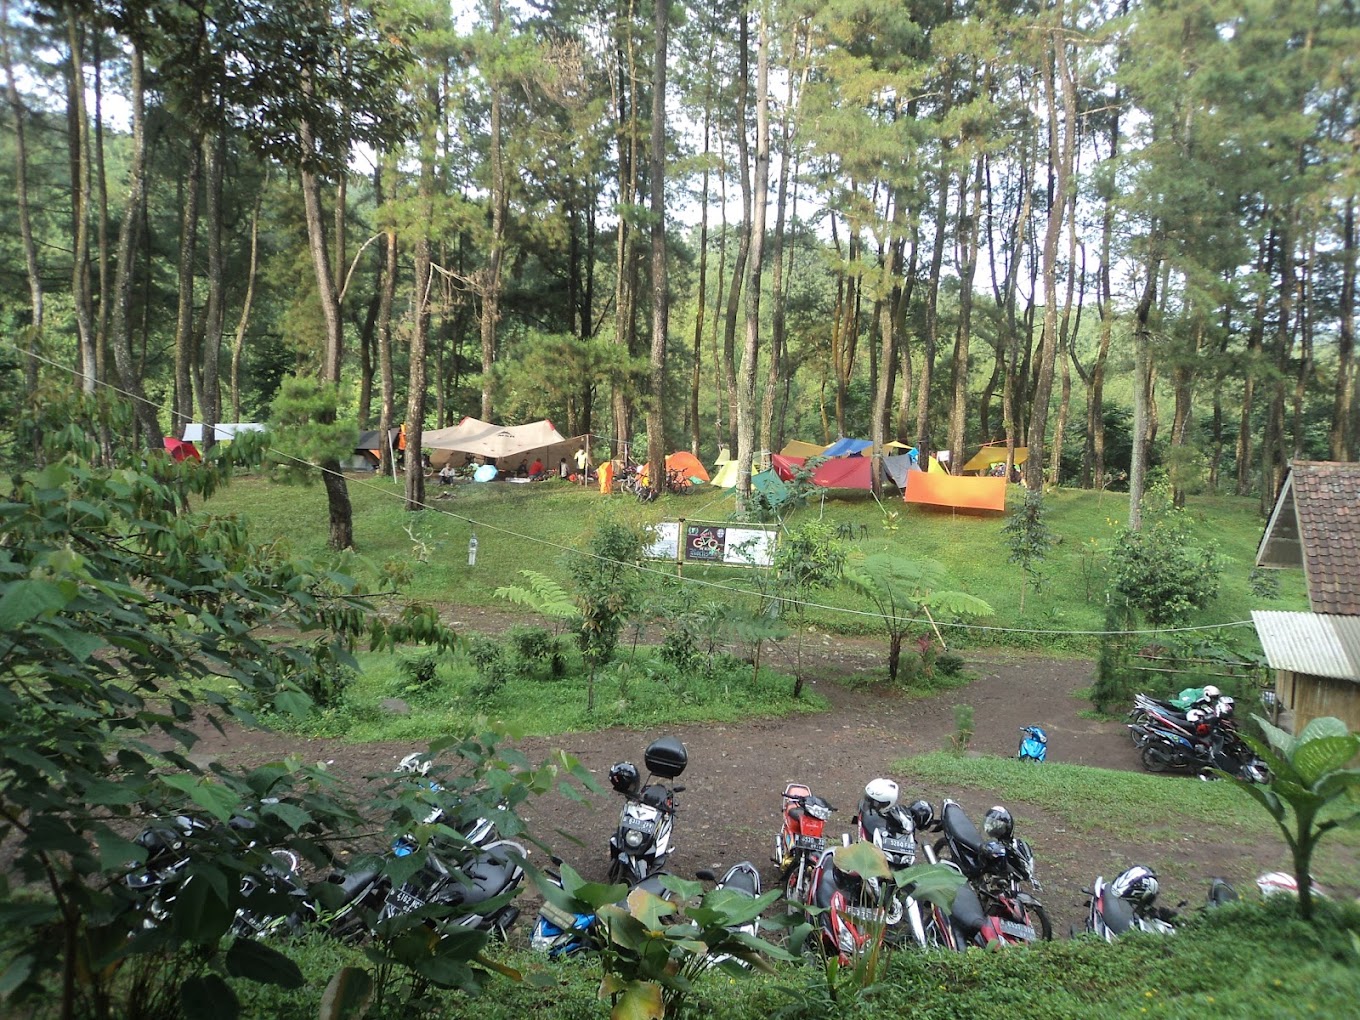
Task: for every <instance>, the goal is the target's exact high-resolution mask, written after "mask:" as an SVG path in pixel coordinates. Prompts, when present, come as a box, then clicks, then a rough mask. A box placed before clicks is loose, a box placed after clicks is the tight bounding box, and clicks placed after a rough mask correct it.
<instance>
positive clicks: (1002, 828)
mask: <svg viewBox="0 0 1360 1020" xmlns="http://www.w3.org/2000/svg"><path fill="white" fill-rule="evenodd" d="M1014 831H1015V822H1014V821H1013V820H1012V819H1011V813H1010V812H1009V811H1007V810H1006V809H1005V808H1003V807H1002V806H1001V805H1000V804H998V805H997V806H996V807H994V808H992V809H991V810H990V811H988V812H987V814H986V815H984V816H983V819H982V832H983V835H985V836H986V837H987V838H988V839H999V840H1001V841H1002V842H1005V841H1006V840H1008V839H1010V838H1011V833H1013V832H1014Z"/></svg>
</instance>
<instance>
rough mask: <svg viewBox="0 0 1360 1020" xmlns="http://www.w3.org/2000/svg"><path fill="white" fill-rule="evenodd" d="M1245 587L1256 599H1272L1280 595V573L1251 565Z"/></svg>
mask: <svg viewBox="0 0 1360 1020" xmlns="http://www.w3.org/2000/svg"><path fill="white" fill-rule="evenodd" d="M1247 588H1248V589H1249V590H1250V591H1251V593H1252V594H1253V595H1255V596H1256V597H1257V598H1258V599H1270V600H1271V601H1274V600H1275V599H1278V598H1279V597H1280V573H1279V571H1277V570H1267V569H1265V568H1264V567H1253V568H1252V571H1251V573H1250V574H1248V575H1247Z"/></svg>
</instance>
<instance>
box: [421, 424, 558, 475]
mask: <svg viewBox="0 0 1360 1020" xmlns="http://www.w3.org/2000/svg"><path fill="white" fill-rule="evenodd" d="M566 442H567V440H566V439H564V438H563V436H562V434H561V433H560V432H558V431H557V429H555V428H554V427H553V423H552V422H550V421H548V420H547V419H544V420H543V421H536V422H530V423H529V424H528V425H495V424H492V423H491V422H486V421H481V420H480V419H478V418H472V417H467V418H464V419H463V420H462V421H460V422H459V423H458V424H457V425H454V426H451V427H450V428H445V429H434V430H432V431H429V432H422V433H421V434H420V445H421V448H422V449H424V450H428V451H429V453H430V462H431V463H432V464H434V466H435V467H442V466H443V465H444V464H445V463H447V462H448V461H449V459H450V458H451V457H452V456H453V455H454V454H455V453H463V454H467V455H468V456H473V457H485V458H486V459H488V460H497V461H501V460H504V459H506V458H509V457H515V456H519V455H523V456H526V457H527V456H528V455H529V454H530V453H535V452H536V453H538V454H539V455H540V457H542V458H543V460H544V462H545V464H550V463H551V462H550V461H549V460H548V458H547V454H548V453H549V451H550V450H551V449H552V448H553V447H555V446H558V445H559V444H564V443H566ZM501 466H502V467H503V468H504V467H505V466H506V465H501Z"/></svg>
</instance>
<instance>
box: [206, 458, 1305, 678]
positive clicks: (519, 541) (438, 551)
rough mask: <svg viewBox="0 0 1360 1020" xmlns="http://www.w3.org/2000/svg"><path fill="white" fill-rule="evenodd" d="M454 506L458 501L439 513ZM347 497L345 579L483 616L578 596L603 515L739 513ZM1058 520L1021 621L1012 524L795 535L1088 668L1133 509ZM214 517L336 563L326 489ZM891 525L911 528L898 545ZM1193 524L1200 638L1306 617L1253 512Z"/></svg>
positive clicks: (722, 580) (1238, 634)
mask: <svg viewBox="0 0 1360 1020" xmlns="http://www.w3.org/2000/svg"><path fill="white" fill-rule="evenodd" d="M1020 492H1021V490H1020V489H1019V488H1018V487H1012V488H1011V491H1010V495H1009V498H1010V500H1011V502H1012V504H1014V502H1015V500H1016V499H1017V498H1019V496H1020ZM449 493H452V495H451V496H449V498H439V497H442V496H445V495H447V494H449ZM350 494H351V498H352V499H353V503H354V532H355V542H356V544H357V546H358V550H357V552H354V553H348V554H345V555H343V556H340V557H338V559H339V560H340V562H341V565H342V566H344V568H345V569H347V570H349V571H350V572H351V573H353V574H354V575H355V576H357V577H358V578H360V579H361V580H363V581H365V582H366V583H368V584H370V585H372V586H373V587H375V588H381V587H383V585H384V582H383V579H382V567H383V565H384V563H386V562H388V561H399V562H402V563H406V564H409V565H410V566H411V567H412V568H413V571H414V576H413V579H412V580H411V582H410V583H409V584H407V585H404V586H403V589H402V595H403V596H404V597H409V598H415V599H426V600H436V601H441V602H447V603H459V604H470V605H490V604H493V603H496V602H497V600H496V599H495V596H494V592H495V589H496V588H497V587H500V586H502V585H505V584H510V583H515V582H517V581H518V580H519V574H518V572H519V571H521V570H525V569H532V570H538V571H541V572H543V573H546V574H549V575H550V576H552V577H554V578H556V579H557V580H558V581H560V582H563V583H565V582H566V578H567V575H566V569H565V566H564V564H565V560H566V557H568V556H572V555H576V554H577V552H578V551H579V550H580V549H581V548H582V547H583V546H584V544H585V542H586V539H587V536H588V535H589V534H590V532H591V530H592V529H593V527H594V526H595V525H596V523H597V522H598V521H599V520H600V519H601V518H602V516H603V515H606V514H613V515H616V516H617V517H618V518H619V519H621V520H624V521H627V522H632V523H636V524H648V523H655V522H659V521H662V520H675V519H677V518H681V517H683V518H685V519H687V520H705V521H719V522H721V521H724V520H728V519H729V518H730V516H731V514H732V511H733V507H734V503H733V500H732V497H731V495H730V494H729V493H726V492H721V491H717V490H706V489H703V488H701V489H699V490H698V491H696V492H695V493H694V494H692V495H688V496H663V497H662V498H661V499H659V500H657V501H656V502H655V503H652V504H648V505H645V506H644V505H639V504H638V503H637V502H635V501H634V500H633V499H631V498H630V497H627V496H622V495H615V496H609V497H605V496H601V495H600V494H599V492H598V491H597V490H595V489H593V488H582V487H580V486H573V485H569V484H567V483H562V482H558V481H556V480H553V481H548V482H543V483H536V484H532V485H512V484H503V483H500V484H498V483H491V484H487V485H475V484H465V485H459V486H456V487H453V488H450V489H441V488H440V487H438V486H433V487H431V489H430V490H429V497H430V501H431V503H432V505H433V507H434V508H433V509H431V510H428V511H423V512H420V513H408V512H406V511H404V510H403V509H402V498H401V489H400V487H399V486H398V485H397V484H395V483H393V482H392V481H391V480H390V479H389V480H384V479H379V478H375V477H373V476H353V477H352V478H351V484H350ZM1046 506H1047V508H1048V520H1049V525H1050V528H1051V530H1052V531H1053V533H1054V534H1055V535H1056V536H1057V538H1058V542H1059V544H1058V545H1056V546H1055V547H1054V548H1053V549H1052V550H1051V551H1050V552H1049V554H1048V556H1047V558H1046V559H1045V561H1044V563H1043V570H1044V573H1045V575H1046V577H1045V581H1044V583H1043V585H1042V586H1041V587H1040V589H1039V590H1038V591H1037V592H1036V591H1030V592H1029V593H1028V594H1027V596H1026V600H1025V612H1024V613H1023V614H1022V613H1020V611H1019V599H1020V583H1019V582H1020V578H1019V572H1018V568H1017V567H1016V566H1014V565H1013V564H1011V563H1008V562H1007V551H1006V548H1005V545H1004V543H1003V540H1002V536H1001V526H1002V524H1003V523H1004V520H1005V518H1004V516H1003V515H1001V514H979V513H954V512H950V511H948V510H939V509H934V508H923V507H919V506H916V505H907V504H902V503H900V502H898V501H896V500H891V501H887V502H885V504H884V507H883V508H880V506H879V505H878V504H877V503H876V502H875V501H874V500H873V498H872V496H871V495H870V494H868V493H860V492H845V491H840V492H834V493H829V494H828V496H827V498H826V500H825V502H814V503H812V504H811V505H809V506H807V507H805V508H802V509H799V510H797V511H795V512H794V513H793V514H792V515H791V516H790V517H789V518H788V520H787V521H786V524H788V525H797V524H799V523H801V522H803V521H806V520H809V519H816V518H818V517H820V518H822V519H825V520H827V521H829V522H831V523H832V524H836V525H839V524H848V525H851V526H852V527H853V529H854V533H855V534H856V536H861V535H862V536H863V537H857V538H856V539H855V540H854V541H850V542H847V545H848V547H849V550H850V552H851V553H852V555H853V554H856V553H860V552H863V553H874V552H883V551H896V552H899V553H901V554H902V555H903V556H906V557H924V558H930V559H934V560H937V561H938V562H940V563H941V564H943V565H944V566H945V567H946V569H947V571H948V573H949V580H948V583H949V584H950V585H951V586H952V587H956V588H959V589H962V590H964V591H967V592H970V593H972V594H975V595H978V596H980V597H981V598H983V599H985V600H987V601H988V602H989V603H991V605H992V606H993V607H994V608H995V610H996V615H995V616H994V617H993V618H991V619H989V620H985V621H982V624H983V626H984V627H988V628H995V629H977V630H967V631H965V630H959V629H952V630H950V631H949V633H948V637H949V640H950V643H951V644H960V645H968V644H972V645H977V644H1008V645H1015V646H1022V647H1039V648H1046V649H1047V648H1066V649H1069V650H1073V651H1082V652H1087V653H1090V652H1091V651H1092V650H1093V648H1094V640H1093V639H1092V638H1090V637H1086V636H1081V635H1070V634H1064V633H1061V632H1065V631H1096V630H1100V629H1101V628H1102V626H1103V622H1104V607H1105V591H1106V587H1107V580H1106V569H1105V568H1106V552H1105V550H1106V549H1108V547H1109V544H1110V542H1111V540H1112V538H1113V536H1114V534H1115V529H1116V526H1117V525H1118V524H1119V523H1120V522H1122V521H1124V520H1125V519H1126V517H1127V513H1128V499H1127V496H1124V495H1122V494H1118V493H1096V492H1088V491H1083V490H1075V489H1060V490H1056V491H1054V492H1052V493H1051V494H1049V495H1048V496H1047V497H1046ZM206 508H207V509H208V510H210V511H212V512H215V513H224V514H240V515H242V516H244V517H246V518H247V519H249V521H250V522H251V525H252V530H253V532H254V533H255V535H256V537H257V538H263V537H266V536H277V537H278V538H279V540H280V541H283V542H286V543H288V544H289V545H290V546H291V547H292V548H293V550H294V551H295V552H297V553H301V554H306V555H311V556H327V555H329V554H328V553H327V551H326V549H325V545H324V543H325V535H326V531H325V520H326V509H325V495H324V492H323V490H322V489H321V487H320V486H319V485H315V486H311V487H297V486H283V485H279V484H276V483H273V482H270V481H267V480H265V479H263V478H259V477H252V478H242V479H238V480H237V481H235V482H233V483H232V484H231V485H230V486H228V487H226V488H225V489H224V490H222V492H221V494H220V495H218V496H217V497H215V498H214V499H213V500H212V501H210V502H209V503H208V504H207V507H206ZM885 510H892V511H897V512H898V513H899V514H900V516H899V517H898V519H897V521H896V522H895V525H896V526H895V527H894V528H892V530H890V526H889V525H890V522H889V520H888V518H887V517H886V516H885ZM1189 510H1190V513H1191V515H1192V518H1193V520H1194V527H1195V531H1196V535H1197V537H1198V538H1201V539H1202V540H1204V541H1205V542H1212V543H1214V544H1215V545H1216V547H1217V549H1218V551H1219V553H1220V555H1221V557H1222V561H1223V572H1222V587H1221V592H1220V595H1219V597H1218V599H1217V600H1216V601H1215V602H1214V604H1213V605H1211V606H1210V607H1209V608H1208V609H1207V610H1205V611H1204V612H1203V613H1201V614H1199V616H1198V617H1197V618H1196V619H1195V620H1194V621H1193V622H1194V623H1196V624H1201V625H1205V624H1216V623H1227V622H1240V621H1247V620H1249V619H1250V611H1251V610H1252V609H1253V608H1270V609H1305V608H1306V598H1305V595H1304V582H1303V577H1302V572H1301V571H1283V572H1280V573H1279V574H1278V575H1276V576H1277V577H1278V578H1279V581H1280V595H1279V597H1278V598H1275V599H1268V598H1262V597H1259V596H1254V595H1252V594H1251V591H1250V588H1249V585H1248V576H1249V574H1250V572H1251V569H1252V559H1253V557H1254V555H1255V551H1256V547H1257V544H1258V542H1259V540H1260V537H1261V532H1262V529H1263V522H1262V520H1261V518H1260V516H1259V513H1258V510H1257V504H1256V501H1255V500H1249V499H1238V498H1234V497H1229V496H1193V497H1191V499H1190V502H1189ZM861 525H863V531H861ZM474 529H475V531H476V533H477V538H478V552H477V565H476V566H474V567H469V566H468V564H467V547H468V538H469V536H470V534H471V533H472V531H473V530H474ZM649 569H652V570H654V571H655V575H654V577H655V582H656V585H657V586H658V587H660V585H661V584H662V582H663V581H664V580H665V579H667V578H670V577H673V576H674V573H675V567H674V565H673V564H664V563H661V564H654V565H652V566H651V567H650V568H649ZM685 577H686V578H687V579H689V580H690V581H692V582H701V583H703V584H704V585H705V587H704V588H703V592H702V597H704V598H723V599H736V598H741V597H742V596H741V595H740V594H734V593H739V592H742V591H748V590H749V589H750V588H751V587H752V581H753V579H752V577H751V574H750V572H749V571H746V570H742V569H740V568H730V567H694V566H687V567H686V569H685ZM710 585H711V586H716V587H708V586H710ZM816 601H817V602H818V603H820V604H822V605H825V606H827V607H829V608H827V609H820V610H813V611H812V612H811V614H810V622H813V623H816V624H818V625H820V626H823V627H826V628H829V629H832V630H836V631H840V632H843V633H854V632H861V633H868V632H874V631H876V630H877V629H878V628H879V624H878V621H877V620H876V618H875V617H873V616H872V614H871V613H870V612H869V610H870V607H869V606H868V604H867V603H865V602H864V601H863V600H862V599H861V598H859V597H858V596H856V595H854V594H853V593H851V592H850V591H849V590H848V589H844V588H833V589H830V590H827V591H823V592H820V593H819V594H818V595H817V597H816ZM503 604H504V603H503ZM507 605H508V604H507ZM1213 633H1215V632H1211V636H1212V634H1213ZM1226 633H1227V634H1229V635H1231V638H1232V640H1233V641H1235V642H1237V643H1239V644H1240V645H1243V646H1245V647H1254V646H1255V639H1254V636H1253V634H1252V632H1251V628H1250V627H1249V626H1248V627H1239V628H1234V629H1232V630H1231V631H1228V632H1226Z"/></svg>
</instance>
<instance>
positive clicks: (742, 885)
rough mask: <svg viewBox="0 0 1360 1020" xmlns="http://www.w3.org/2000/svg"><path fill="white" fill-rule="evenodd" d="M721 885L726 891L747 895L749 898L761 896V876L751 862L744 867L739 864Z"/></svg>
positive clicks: (731, 870)
mask: <svg viewBox="0 0 1360 1020" xmlns="http://www.w3.org/2000/svg"><path fill="white" fill-rule="evenodd" d="M721 885H722V887H723V888H724V889H732V890H734V891H736V892H741V893H746V894H747V895H748V896H759V895H760V876H759V874H758V873H757V872H756V869H755V867H754V865H752V864H750V863H749V862H746V864H745V866H744V867H743V866H742V865H741V864H738V865H736V866H735V867H733V868H731V869H729V870H728V872H727V874H726V875H724V876H723V879H722V883H721Z"/></svg>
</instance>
